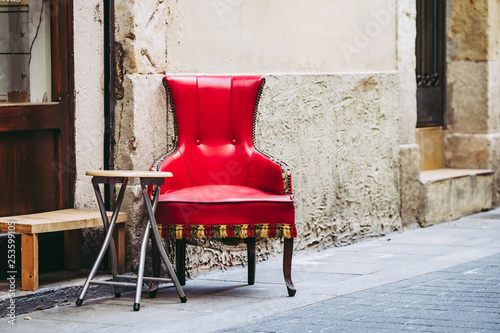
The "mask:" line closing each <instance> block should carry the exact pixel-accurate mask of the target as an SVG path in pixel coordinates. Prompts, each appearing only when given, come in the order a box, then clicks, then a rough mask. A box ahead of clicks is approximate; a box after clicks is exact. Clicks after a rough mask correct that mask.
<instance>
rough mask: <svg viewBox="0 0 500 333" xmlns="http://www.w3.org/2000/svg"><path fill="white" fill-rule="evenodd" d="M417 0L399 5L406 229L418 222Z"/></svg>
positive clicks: (402, 184)
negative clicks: (416, 133) (416, 138)
mask: <svg viewBox="0 0 500 333" xmlns="http://www.w3.org/2000/svg"><path fill="white" fill-rule="evenodd" d="M416 15H417V7H416V0H408V1H398V2H397V36H398V38H397V64H398V78H399V133H398V134H399V143H400V146H399V161H400V167H399V169H400V170H399V172H400V182H399V183H400V188H399V192H400V208H401V213H400V215H401V221H402V223H403V226H407V227H410V226H414V225H416V223H417V209H418V205H419V200H420V199H419V188H420V167H419V165H420V151H419V149H420V148H419V146H418V145H417V144H416V143H415V127H416V124H417V97H416V92H417V84H416V78H415V61H416V59H415V38H416V34H417V32H416Z"/></svg>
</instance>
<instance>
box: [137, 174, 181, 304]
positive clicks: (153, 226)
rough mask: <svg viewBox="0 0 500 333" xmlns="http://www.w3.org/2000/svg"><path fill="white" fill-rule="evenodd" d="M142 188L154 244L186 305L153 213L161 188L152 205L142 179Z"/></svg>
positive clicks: (156, 193)
mask: <svg viewBox="0 0 500 333" xmlns="http://www.w3.org/2000/svg"><path fill="white" fill-rule="evenodd" d="M141 187H142V195H143V197H144V201H145V203H146V209H147V211H148V214H149V217H150V219H149V222H150V223H151V224H150V225H151V229H152V233H153V237H154V238H155V242H154V243H155V244H156V246H157V248H158V250H159V251H160V254H161V257H162V259H163V262H164V263H165V266H166V268H167V272H168V275H169V276H170V278H171V279H172V283H173V284H174V286H175V289H176V290H177V294H178V295H179V298H180V300H181V302H182V303H185V302H186V301H187V299H186V295H185V294H184V291H183V290H182V287H181V285H180V283H179V280H178V279H177V275H176V274H175V271H174V269H173V267H172V264H171V263H170V260H169V259H168V256H167V253H166V252H165V249H164V248H163V246H162V245H161V244H162V243H161V238H160V234H159V232H158V227H157V226H156V219H155V215H154V212H153V206H154V207H155V208H156V204H157V202H158V197H159V195H160V186H158V188H157V190H156V192H155V196H154V198H153V203H151V201H150V200H149V195H148V192H147V189H146V186H145V185H144V183H143V182H142V179H141Z"/></svg>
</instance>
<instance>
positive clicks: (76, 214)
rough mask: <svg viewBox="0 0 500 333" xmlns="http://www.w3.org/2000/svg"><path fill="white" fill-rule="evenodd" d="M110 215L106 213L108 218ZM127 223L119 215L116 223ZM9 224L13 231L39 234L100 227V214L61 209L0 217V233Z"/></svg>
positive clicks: (89, 211)
mask: <svg viewBox="0 0 500 333" xmlns="http://www.w3.org/2000/svg"><path fill="white" fill-rule="evenodd" d="M111 215H112V213H111V212H108V218H111ZM125 221H127V214H126V213H120V214H119V215H118V218H117V221H116V223H122V222H125ZM9 222H15V231H16V232H20V233H27V234H39V233H45V232H54V231H66V230H75V229H82V228H91V227H98V226H102V219H101V214H100V213H99V211H95V210H85V209H63V210H57V211H52V212H44V213H37V214H29V215H17V216H7V217H0V231H7V230H8V226H9Z"/></svg>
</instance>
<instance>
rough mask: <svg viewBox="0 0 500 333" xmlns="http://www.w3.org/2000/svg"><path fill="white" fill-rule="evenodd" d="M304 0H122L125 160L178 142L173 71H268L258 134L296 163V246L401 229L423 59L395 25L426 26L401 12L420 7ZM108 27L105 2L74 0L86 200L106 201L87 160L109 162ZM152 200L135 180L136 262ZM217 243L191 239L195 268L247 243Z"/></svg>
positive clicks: (131, 202) (222, 259) (128, 207)
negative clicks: (165, 81)
mask: <svg viewBox="0 0 500 333" xmlns="http://www.w3.org/2000/svg"><path fill="white" fill-rule="evenodd" d="M293 1H294V5H290V4H289V3H288V2H285V1H277V2H273V3H269V2H267V1H240V0H227V1H226V0H224V1H222V0H216V1H203V2H198V1H196V2H195V1H191V0H190V1H179V2H174V1H164V0H142V1H138V0H134V1H130V0H127V1H124V0H116V1H115V16H116V25H115V32H116V44H115V51H116V52H117V56H116V59H117V64H118V65H117V68H116V69H117V73H118V74H119V75H118V78H117V81H116V91H115V95H116V98H117V101H116V110H115V116H116V117H115V123H116V128H115V133H114V139H115V140H116V149H115V167H116V168H117V169H129V168H131V169H137V170H145V169H148V168H149V166H150V164H151V163H152V162H153V161H154V160H155V159H156V158H157V157H159V156H160V155H161V154H163V153H164V152H165V151H166V150H167V147H168V145H171V144H172V134H173V127H172V116H171V114H169V112H168V111H167V103H166V96H165V92H164V89H163V87H162V85H161V78H162V76H163V75H164V73H165V72H169V73H187V72H192V73H211V74H227V73H231V74H235V75H236V74H238V73H255V74H263V75H265V76H266V78H267V83H266V87H265V89H264V93H263V95H262V99H261V103H260V108H259V116H258V123H257V138H256V140H257V142H256V143H257V145H258V146H259V147H260V148H262V149H263V150H266V151H268V152H269V153H271V154H273V155H275V156H277V157H280V158H281V159H283V160H285V161H287V162H288V163H289V164H290V165H291V167H292V172H293V176H292V177H293V184H294V191H295V197H296V223H297V227H298V230H299V238H298V239H297V242H296V243H295V247H296V249H299V250H300V249H305V248H323V247H326V246H330V245H346V244H349V243H351V242H355V241H357V240H359V239H361V238H363V237H374V236H378V235H382V234H384V233H387V232H390V231H394V230H399V229H400V228H401V227H402V224H401V219H400V201H401V198H400V176H399V175H400V170H406V169H404V168H401V167H400V155H399V154H400V149H399V148H398V147H399V143H400V142H401V143H405V144H409V145H412V144H413V143H414V142H413V141H411V136H408V135H407V130H406V129H403V127H404V128H406V127H408V126H410V125H408V122H409V123H411V122H413V120H411V119H412V117H414V115H413V114H412V112H411V111H408V110H411V109H412V108H413V106H412V102H408V98H410V99H411V94H414V92H412V85H411V84H410V83H408V82H410V81H411V80H410V81H408V77H409V76H410V75H411V73H412V66H414V59H407V54H409V53H411V50H410V49H409V47H408V46H404V45H400V46H398V57H397V53H396V47H397V46H396V30H397V31H398V32H401V31H403V32H405V33H408V34H409V35H411V34H413V33H414V32H413V30H412V28H411V27H410V26H411V22H412V20H414V17H413V16H414V10H413V9H412V4H411V3H410V4H407V5H406V4H403V5H401V4H399V5H398V7H397V8H398V14H397V15H398V17H399V15H403V17H405V18H406V17H408V19H407V21H406V22H404V21H401V22H399V21H398V22H397V20H396V14H395V13H396V4H395V2H394V1H389V0H379V1H368V0H356V1H353V2H332V1H319V2H318V3H317V6H309V5H308V4H309V2H307V1H300V0H293ZM297 8H300V10H298V9H297ZM282 9H286V10H285V11H284V12H283V11H282ZM210 13H211V14H213V15H209V14H210ZM285 14H286V15H285ZM305 14H307V15H305ZM200 15H202V16H203V17H202V19H200ZM332 15H333V16H334V17H333V18H332ZM220 16H221V17H220ZM348 18H349V19H348ZM199 19H200V20H199ZM227 20H229V21H227ZM299 21H300V25H298V24H297V22H299ZM193 22H197V23H196V24H197V25H193ZM228 23H230V24H231V25H233V26H232V29H231V31H226V30H227V26H225V25H224V24H228ZM323 23H325V24H323ZM319 26H321V27H326V28H322V29H319ZM255 29H256V30H255ZM255 31H258V32H259V33H258V34H256V33H255ZM102 34H103V32H102V1H90V2H85V3H83V2H81V1H79V2H75V77H76V89H77V91H76V103H77V110H76V118H77V119H76V132H77V137H76V141H77V147H76V148H77V151H76V155H77V184H76V194H75V202H76V206H77V207H78V208H96V206H95V198H94V194H93V191H92V187H91V185H90V179H88V177H86V176H84V173H85V171H86V170H88V169H99V168H102V166H103V157H102V151H103V132H104V128H103V126H104V119H103V104H102V103H103V102H102V101H103V86H102V85H103V82H102V81H103V74H102V70H100V68H103V50H102V38H103V35H102ZM235 38H241V40H240V41H238V40H235ZM205 39H206V40H205ZM285 41H287V43H285V44H279V43H284V42H285ZM235 42H237V43H239V44H237V46H238V47H236V46H235V45H236V44H234V43H235ZM89 43H91V44H90V47H89ZM407 45H411V43H407ZM225 51H227V52H225ZM195 53H197V55H196V56H194V55H193V54H195ZM90 63H91V64H92V66H89V64H90ZM96 68H99V70H96ZM400 91H402V94H401V95H400V94H399V92H400ZM404 96H406V97H404ZM408 96H409V97H408ZM403 110H406V111H408V112H403V113H402V111H403ZM399 119H404V120H402V121H399ZM408 119H409V120H408ZM407 120H408V121H407ZM411 126H413V125H411ZM409 149H410V150H411V147H409ZM410 150H409V151H410ZM410 168H411V167H410ZM405 172H406V171H405ZM412 177H413V176H412ZM141 205H142V198H141V197H140V193H139V186H138V184H137V183H136V182H131V183H130V184H129V190H128V192H127V195H126V198H125V201H124V206H123V210H125V211H127V212H128V213H129V217H130V218H129V222H128V223H127V230H126V241H127V244H129V246H127V265H128V267H127V268H128V269H136V267H137V259H136V258H137V253H136V251H137V244H138V242H139V238H138V235H140V234H142V231H143V227H142V226H143V224H142V223H143V220H144V211H143V210H141V209H140V207H141ZM95 236H96V235H94V236H92V237H90V236H89V237H87V238H88V239H95V238H98V237H95ZM165 245H166V246H167V248H171V244H169V243H166V244H165ZM205 245H206V246H207V247H206V248H201V247H191V246H190V247H188V263H187V266H188V270H189V271H190V272H194V271H196V270H198V269H207V268H213V267H222V266H228V265H235V264H240V263H242V262H245V260H246V251H244V247H242V246H240V247H235V248H231V247H223V246H221V245H220V243H218V242H207V243H206V244H205ZM92 246H93V245H88V246H87V247H89V248H91V247H92ZM258 248H259V250H258V251H259V256H260V258H265V257H267V256H268V255H270V254H271V253H275V252H279V251H281V245H280V243H279V241H276V240H266V241H262V243H261V244H260V246H259V247H258Z"/></svg>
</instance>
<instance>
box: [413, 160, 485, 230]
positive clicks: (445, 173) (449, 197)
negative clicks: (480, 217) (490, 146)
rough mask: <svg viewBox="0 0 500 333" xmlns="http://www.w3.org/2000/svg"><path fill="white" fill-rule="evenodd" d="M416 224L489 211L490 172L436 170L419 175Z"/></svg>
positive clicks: (431, 223)
mask: <svg viewBox="0 0 500 333" xmlns="http://www.w3.org/2000/svg"><path fill="white" fill-rule="evenodd" d="M420 179H421V184H420V193H419V197H420V198H419V202H420V203H419V207H418V213H417V220H418V223H419V224H420V225H421V226H422V227H428V226H431V225H433V224H436V223H440V222H446V221H451V220H454V219H458V218H460V217H463V216H466V215H470V214H473V213H477V212H480V211H482V210H488V209H491V206H492V197H493V170H484V169H483V170H477V169H476V170H473V169H438V170H430V171H422V172H421V174H420Z"/></svg>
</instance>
